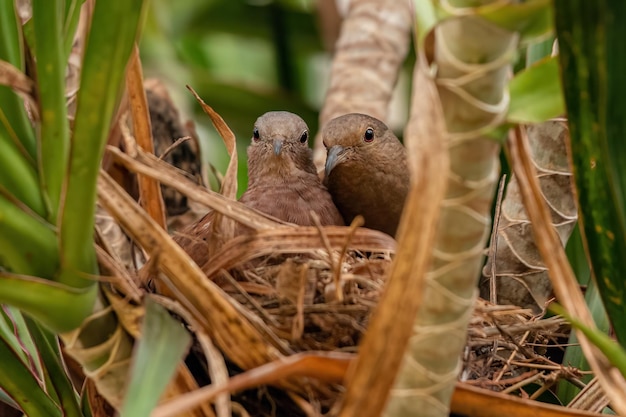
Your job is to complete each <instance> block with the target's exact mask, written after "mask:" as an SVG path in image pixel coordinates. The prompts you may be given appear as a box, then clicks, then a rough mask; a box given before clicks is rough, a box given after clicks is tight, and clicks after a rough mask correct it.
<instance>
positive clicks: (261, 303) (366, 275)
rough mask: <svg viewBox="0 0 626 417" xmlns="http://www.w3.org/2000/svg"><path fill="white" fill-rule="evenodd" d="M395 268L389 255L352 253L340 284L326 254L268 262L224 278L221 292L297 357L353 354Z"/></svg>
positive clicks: (342, 268)
mask: <svg viewBox="0 0 626 417" xmlns="http://www.w3.org/2000/svg"><path fill="white" fill-rule="evenodd" d="M390 264H391V257H390V255H389V254H388V253H387V254H385V253H380V254H367V255H364V254H362V253H356V252H354V253H350V254H348V256H347V257H346V259H345V260H344V262H342V264H341V266H340V268H341V271H340V273H341V276H340V278H339V279H338V278H337V277H336V276H335V275H336V274H335V272H334V271H333V267H332V265H331V263H330V262H329V256H328V253H326V252H325V251H323V250H319V251H317V253H313V254H311V255H308V256H297V255H296V256H291V257H284V256H283V255H277V256H270V257H268V258H266V259H264V260H262V261H261V262H259V264H258V265H248V268H237V269H236V270H235V271H233V272H232V275H231V274H229V273H224V274H223V277H224V281H223V282H222V283H220V284H221V287H222V288H223V289H224V290H225V291H226V292H227V293H228V294H229V295H230V296H231V297H233V299H235V300H237V301H238V302H239V303H240V304H241V305H243V306H245V307H247V308H248V309H249V310H250V311H251V312H254V313H255V314H257V315H258V316H259V318H261V319H262V320H263V322H264V323H265V325H266V326H267V327H268V328H269V329H270V330H271V331H272V332H273V333H274V334H275V335H276V336H277V337H279V338H281V339H283V340H285V341H288V343H289V347H290V348H291V349H292V350H293V351H295V352H301V351H309V350H325V351H334V350H338V349H340V350H347V351H355V350H356V346H357V345H358V343H359V340H360V338H361V336H362V334H363V333H364V332H365V329H366V328H367V320H368V317H369V314H370V312H371V309H372V308H373V307H374V306H375V305H376V301H377V300H378V296H379V293H380V291H381V289H382V286H383V284H384V277H385V271H386V270H387V268H388V267H389V265H390Z"/></svg>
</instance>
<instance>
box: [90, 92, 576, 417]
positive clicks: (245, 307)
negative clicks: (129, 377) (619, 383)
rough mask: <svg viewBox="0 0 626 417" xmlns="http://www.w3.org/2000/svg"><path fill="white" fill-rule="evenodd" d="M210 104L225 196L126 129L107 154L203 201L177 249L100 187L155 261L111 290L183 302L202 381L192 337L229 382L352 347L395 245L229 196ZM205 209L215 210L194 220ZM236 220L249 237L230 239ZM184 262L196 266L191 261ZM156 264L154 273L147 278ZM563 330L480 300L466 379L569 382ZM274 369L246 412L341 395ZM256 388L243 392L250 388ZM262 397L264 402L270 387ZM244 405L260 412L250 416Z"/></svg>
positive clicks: (560, 324) (229, 180) (327, 402)
mask: <svg viewBox="0 0 626 417" xmlns="http://www.w3.org/2000/svg"><path fill="white" fill-rule="evenodd" d="M202 104H203V105H204V103H202ZM206 107H208V106H206ZM206 107H205V110H206V111H207V113H208V114H209V115H210V116H211V117H212V119H213V121H214V123H215V125H216V127H217V128H218V131H220V133H221V134H222V136H223V137H224V138H225V142H226V144H227V148H228V149H229V151H230V153H231V165H230V166H229V169H228V171H227V173H226V175H225V176H224V178H223V182H222V190H225V192H224V194H225V195H223V196H221V195H219V194H217V193H213V192H210V191H208V190H206V189H205V188H204V187H203V186H201V185H198V184H194V182H196V181H193V180H190V178H189V176H187V177H186V176H185V175H184V174H183V173H181V171H178V170H176V169H175V168H173V167H172V166H170V165H168V164H166V163H165V162H163V161H161V160H159V159H157V158H155V157H154V156H152V155H150V154H149V153H146V152H144V151H142V150H141V149H137V148H136V146H135V145H134V144H133V139H132V137H130V134H128V133H127V132H126V136H128V137H126V138H125V141H124V143H125V147H126V148H127V153H123V152H121V151H120V150H119V149H117V148H110V149H109V151H110V156H111V158H112V159H113V160H114V161H115V162H116V163H117V164H118V165H119V166H124V167H125V168H126V169H128V170H129V171H130V172H135V173H140V174H143V175H145V176H149V177H153V178H155V179H157V180H158V181H160V182H161V184H164V185H166V186H168V187H171V188H173V189H174V190H176V192H178V193H181V194H183V195H185V196H186V197H187V198H189V199H194V200H196V201H197V202H198V203H199V204H200V206H198V205H194V206H193V207H194V210H192V211H191V212H192V214H193V215H191V216H190V215H189V212H188V213H186V214H184V216H185V221H184V223H187V226H185V227H182V228H178V230H176V231H174V232H173V235H174V240H175V241H176V243H175V242H174V241H172V239H170V238H168V237H167V235H166V234H165V233H164V231H163V230H162V229H161V230H159V229H158V228H156V227H155V226H154V225H153V224H151V223H150V221H149V220H147V216H146V214H145V212H142V211H141V210H140V209H138V208H137V207H136V204H134V203H133V202H132V200H131V199H130V198H128V196H127V195H126V196H125V195H123V191H121V189H117V188H116V186H115V185H114V184H113V182H112V181H109V180H107V179H104V180H102V181H101V184H100V191H99V192H100V193H101V198H100V201H101V203H102V204H103V205H104V206H105V208H107V210H108V211H109V212H111V214H112V215H113V217H115V218H116V220H117V221H118V222H119V223H120V224H121V225H122V227H123V228H124V229H125V230H127V231H130V233H129V234H130V235H131V237H132V238H133V240H135V241H136V243H137V244H138V245H139V246H141V247H143V248H144V250H146V251H147V252H148V253H149V255H150V256H151V258H152V260H151V261H150V262H149V263H148V264H147V265H146V266H145V267H144V268H143V269H142V270H139V271H135V272H133V271H130V272H131V273H130V275H135V276H137V277H139V278H137V279H136V280H135V282H132V283H130V282H125V283H124V282H121V283H120V282H118V285H117V286H116V285H114V287H116V288H117V289H118V290H119V291H120V292H123V293H126V294H128V293H129V292H132V291H135V290H132V288H133V287H135V289H137V288H139V287H141V286H143V287H144V288H152V290H153V291H155V292H157V293H160V294H161V295H165V296H166V297H167V298H170V299H172V300H173V301H176V302H177V303H178V304H179V306H178V307H177V310H176V311H174V312H175V313H176V314H178V315H179V316H180V317H181V318H182V319H183V320H184V321H185V322H186V323H187V324H188V325H189V327H190V329H191V330H192V331H193V332H194V333H195V334H196V349H194V350H193V351H192V352H194V354H195V355H196V356H197V357H199V358H200V360H199V361H195V362H194V363H196V364H198V363H199V364H200V365H198V369H195V370H192V371H193V373H194V376H195V377H196V381H198V382H199V383H200V384H204V383H206V382H208V381H209V379H210V378H209V377H208V375H211V376H214V375H216V373H217V374H219V370H217V369H216V368H214V363H213V362H212V360H207V359H206V358H208V357H213V361H214V360H215V356H214V355H210V354H208V353H207V348H206V346H204V345H203V344H202V343H199V342H198V340H207V339H208V340H211V341H212V343H214V344H215V345H216V347H217V348H218V349H219V351H220V352H221V354H222V355H223V356H224V358H222V359H221V360H222V361H224V363H225V364H226V366H227V368H228V374H229V375H231V376H232V375H233V374H237V373H241V372H242V369H252V368H258V367H260V366H262V365H264V364H267V363H270V362H272V361H280V360H282V359H284V358H288V357H290V356H291V355H294V354H296V353H298V352H308V351H316V352H319V351H325V352H333V353H337V352H356V351H357V347H358V345H359V342H360V340H361V338H362V336H363V335H364V333H365V331H366V328H367V326H368V320H369V318H370V315H371V313H372V311H373V309H374V308H375V306H376V305H377V302H378V299H379V297H380V295H381V292H382V290H383V288H384V285H385V279H386V277H387V276H388V272H389V269H390V266H391V265H392V262H393V258H394V253H395V250H396V246H395V241H394V240H393V239H392V238H391V237H389V236H387V235H385V234H382V233H380V232H376V231H372V230H367V229H363V228H357V227H356V225H354V227H351V228H346V227H321V226H320V227H297V226H293V225H284V224H282V223H281V222H278V221H276V220H275V219H271V218H268V217H267V216H264V215H263V214H262V213H259V212H256V211H254V210H251V209H249V208H246V207H244V206H243V205H241V204H239V203H238V202H236V201H234V195H235V192H236V186H235V184H236V178H235V176H234V175H235V172H236V162H233V161H236V154H235V151H234V149H235V147H234V136H232V132H230V131H229V129H228V128H227V126H226V125H225V123H224V122H223V120H221V118H219V116H218V115H216V114H215V113H214V112H213V111H212V109H210V108H206ZM122 130H123V129H122ZM174 151H175V150H174ZM233 164H235V165H233ZM233 166H234V168H233ZM168 193H169V192H168ZM170 194H171V193H170ZM173 200H175V201H179V202H180V201H182V200H181V199H176V198H174V199H173ZM133 204H134V205H133ZM202 205H204V206H202ZM198 207H206V208H200V209H198ZM204 212H210V214H208V215H206V216H204V217H203V218H202V219H200V220H198V219H199V218H200V217H201V215H202V214H203V213H204ZM178 220H180V218H178ZM235 222H239V223H241V224H242V225H244V226H246V227H248V228H250V229H252V232H251V233H249V234H246V235H243V236H238V237H235V238H232V236H233V235H234V230H235V224H236V223H235ZM179 223H180V221H178V224H179ZM181 247H182V248H183V249H184V251H185V252H186V254H185V253H183V252H181V250H180V249H181ZM189 257H190V258H191V259H192V260H194V261H195V263H190V262H188V259H189ZM126 267H128V264H127V265H126ZM155 269H158V270H159V271H160V272H159V273H151V272H150V271H154V270H155ZM141 277H144V278H141ZM145 277H148V278H147V279H146V278H145ZM114 284H115V282H114ZM151 284H155V285H154V286H152V285H151ZM131 290H132V291H131ZM568 332H569V328H568V327H567V326H566V325H565V323H564V321H563V320H562V319H559V318H545V319H544V318H541V317H537V316H534V315H533V314H532V312H530V311H529V310H522V309H519V308H516V307H508V306H495V305H490V304H489V303H487V302H485V301H483V300H479V301H478V303H477V305H476V310H475V312H474V315H473V318H472V320H471V324H470V327H469V331H468V341H467V348H466V352H465V358H464V370H463V373H462V379H463V380H464V381H466V382H468V383H470V384H472V385H478V386H481V387H484V388H488V389H491V390H495V391H505V392H510V391H515V390H517V391H519V392H524V386H526V385H528V384H532V383H533V382H536V381H538V380H541V381H542V382H543V383H544V384H543V385H542V386H543V387H547V388H545V389H548V388H549V387H550V382H554V381H556V380H558V379H559V378H563V377H565V378H570V379H572V380H573V381H576V380H577V379H578V377H579V376H580V374H579V373H577V372H576V371H575V370H572V369H566V368H564V367H562V366H560V365H559V364H558V362H556V361H553V360H552V359H551V357H554V356H558V352H559V350H558V348H557V346H558V344H559V343H561V342H562V341H563V340H562V338H563V337H565V336H566V335H567V334H568ZM331 359H336V360H339V361H341V360H343V359H344V358H343V357H338V358H331ZM188 363H191V362H188ZM315 366H318V365H315ZM309 371H310V373H313V374H316V375H318V376H319V375H321V376H322V377H321V379H322V380H326V381H327V382H333V381H334V382H338V381H339V380H341V378H340V377H337V375H336V374H333V375H325V374H324V372H325V370H324V369H319V370H311V369H309ZM281 372H283V371H276V375H273V376H272V375H271V371H269V376H267V377H264V378H265V379H263V378H261V379H258V380H257V379H255V380H254V381H257V382H258V381H262V382H264V383H269V384H271V385H274V386H277V387H279V388H280V389H284V390H285V391H269V397H271V398H269V399H267V398H266V399H267V401H260V400H259V399H258V396H255V395H250V392H249V391H244V394H243V395H240V396H239V397H233V401H238V400H239V401H243V402H246V403H247V405H248V407H247V412H248V413H250V414H252V415H271V414H273V413H275V414H276V415H281V414H283V413H281V412H276V411H275V409H286V410H289V412H290V413H291V414H294V415H295V414H309V415H312V414H315V413H325V412H327V411H328V410H329V409H330V407H332V405H333V403H334V402H335V401H336V399H337V395H338V393H339V392H340V391H341V390H340V389H339V388H338V387H339V386H338V385H333V384H320V383H318V382H316V380H314V379H311V378H301V377H298V376H297V375H298V372H295V375H296V376H294V377H287V378H285V373H284V372H283V373H281ZM328 372H329V373H330V371H328ZM199 373H200V374H202V375H199ZM287 373H288V372H287ZM222 376H224V375H222ZM254 381H252V382H250V383H249V385H246V384H245V383H243V384H242V385H241V386H245V387H248V386H254V385H255V382H254ZM546 382H548V383H547V384H546ZM187 388H189V389H193V386H192V387H187ZM258 392H260V393H262V394H263V395H265V396H266V397H267V395H268V391H266V390H265V389H260V391H258ZM285 392H287V393H289V394H288V395H285ZM259 395H261V394H259ZM263 395H262V396H263ZM533 395H535V394H533ZM537 395H539V394H537ZM529 396H530V394H529ZM294 402H295V404H297V406H296V405H294ZM261 403H263V405H261ZM251 406H254V407H256V406H258V407H259V409H258V410H252V409H249V407H251ZM273 409H274V411H273ZM298 410H299V411H298Z"/></svg>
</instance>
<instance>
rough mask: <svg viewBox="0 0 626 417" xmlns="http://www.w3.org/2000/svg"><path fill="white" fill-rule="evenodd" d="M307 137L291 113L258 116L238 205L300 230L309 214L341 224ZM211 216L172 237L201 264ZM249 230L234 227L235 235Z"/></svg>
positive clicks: (206, 254) (303, 125)
mask: <svg viewBox="0 0 626 417" xmlns="http://www.w3.org/2000/svg"><path fill="white" fill-rule="evenodd" d="M308 139H309V129H308V127H307V125H306V123H305V122H304V120H302V119H301V118H300V117H299V116H297V115H295V114H293V113H288V112H284V111H278V112H269V113H265V114H264V115H262V116H261V117H259V118H258V119H257V121H256V123H255V125H254V130H253V133H252V140H251V143H250V146H249V147H248V189H247V190H246V192H245V193H243V195H242V196H241V198H240V199H239V201H240V202H242V203H244V204H245V205H247V206H248V207H252V208H255V209H257V210H259V211H261V212H263V213H266V214H269V215H270V216H273V217H276V218H278V219H280V220H284V221H287V222H290V223H295V224H297V225H300V226H311V225H314V222H313V219H312V218H311V216H310V212H311V211H313V212H315V213H316V214H317V215H318V216H319V218H320V223H321V224H322V225H324V226H330V225H337V226H342V225H343V224H344V222H343V218H342V217H341V214H340V213H339V211H338V210H337V207H335V204H334V203H333V201H332V198H331V196H330V194H329V193H328V190H327V189H326V187H325V186H324V185H322V183H321V181H320V179H319V176H318V175H317V172H316V169H315V165H314V164H313V153H312V151H311V149H310V148H309V146H308ZM213 215H214V212H209V213H208V214H206V215H205V216H204V217H203V218H202V219H200V220H199V221H198V222H196V223H194V224H191V225H189V226H187V227H186V228H185V229H184V230H182V231H181V233H179V234H178V235H177V236H176V237H175V240H176V241H177V242H178V244H179V245H181V247H182V248H183V249H184V250H185V251H186V252H187V253H188V254H189V255H190V256H191V258H192V259H193V260H194V261H195V262H196V263H197V264H198V265H200V266H202V265H204V264H205V263H206V262H207V261H208V260H209V252H208V251H207V246H206V237H207V234H208V233H211V222H212V220H213ZM249 231H250V229H248V228H247V227H245V226H243V225H239V226H238V227H237V229H236V232H235V233H236V234H241V233H248V232H249Z"/></svg>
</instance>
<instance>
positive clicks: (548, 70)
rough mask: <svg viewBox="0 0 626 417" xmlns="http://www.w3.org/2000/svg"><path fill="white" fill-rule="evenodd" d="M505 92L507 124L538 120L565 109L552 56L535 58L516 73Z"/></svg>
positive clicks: (557, 65) (554, 58) (542, 120)
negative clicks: (507, 97) (507, 100)
mask: <svg viewBox="0 0 626 417" xmlns="http://www.w3.org/2000/svg"><path fill="white" fill-rule="evenodd" d="M509 91H510V93H511V104H510V105H509V111H508V115H507V121H509V122H511V123H541V122H545V121H546V120H549V119H551V118H554V117H557V116H561V115H563V113H564V112H565V103H564V102H563V92H562V90H561V83H560V81H559V62H558V58H556V57H551V58H550V57H549V58H544V59H542V60H539V61H538V62H536V63H535V64H533V65H531V66H530V67H528V68H526V69H524V70H523V71H520V72H519V73H517V74H516V75H515V77H513V79H512V80H511V82H510V83H509Z"/></svg>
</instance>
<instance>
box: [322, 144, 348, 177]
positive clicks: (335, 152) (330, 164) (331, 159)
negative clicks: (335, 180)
mask: <svg viewBox="0 0 626 417" xmlns="http://www.w3.org/2000/svg"><path fill="white" fill-rule="evenodd" d="M344 151H345V149H344V147H343V146H339V145H335V146H331V147H330V149H328V155H327V156H326V167H325V168H324V175H326V177H328V175H330V172H331V171H332V170H333V168H335V167H336V166H337V165H339V164H340V163H341V161H343V159H344V157H345V154H344Z"/></svg>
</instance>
